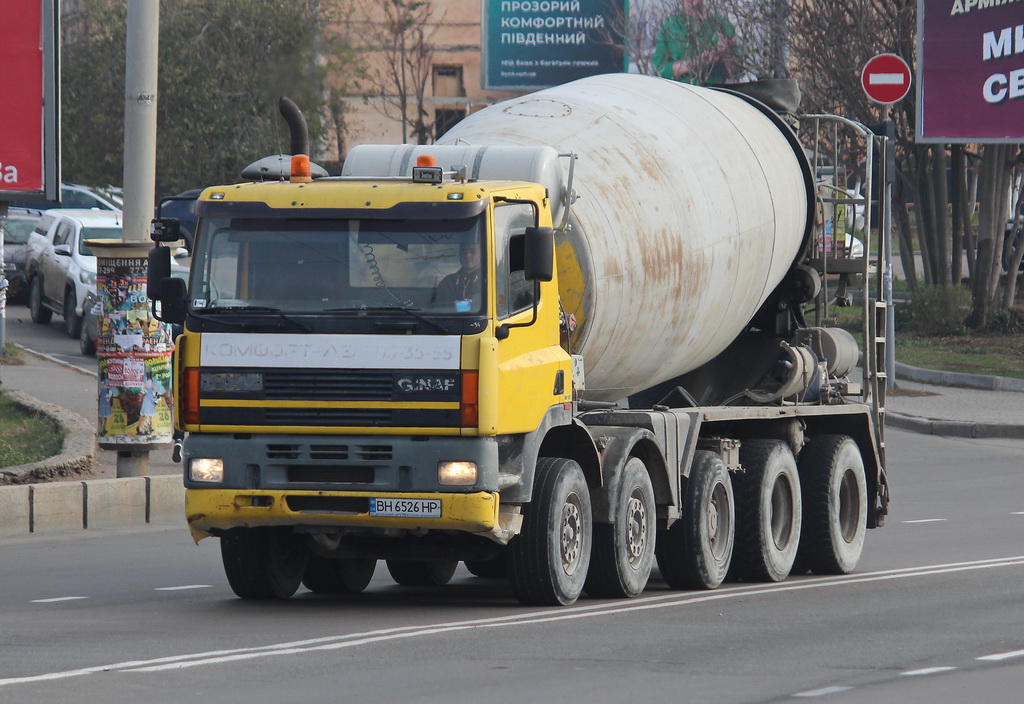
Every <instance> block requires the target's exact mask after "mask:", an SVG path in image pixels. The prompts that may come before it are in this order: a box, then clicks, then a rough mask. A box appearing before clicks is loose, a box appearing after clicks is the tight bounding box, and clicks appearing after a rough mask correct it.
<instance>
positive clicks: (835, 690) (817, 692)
mask: <svg viewBox="0 0 1024 704" xmlns="http://www.w3.org/2000/svg"><path fill="white" fill-rule="evenodd" d="M851 689H853V687H822V688H821V689H812V690H811V691H810V692H798V693H797V694H794V695H793V696H794V697H825V696H828V695H829V694H839V693H840V692H846V691H848V690H851Z"/></svg>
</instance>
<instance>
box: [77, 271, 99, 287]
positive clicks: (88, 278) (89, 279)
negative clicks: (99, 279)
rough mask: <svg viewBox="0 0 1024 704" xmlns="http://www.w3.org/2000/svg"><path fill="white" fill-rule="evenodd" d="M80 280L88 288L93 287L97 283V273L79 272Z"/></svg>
mask: <svg viewBox="0 0 1024 704" xmlns="http://www.w3.org/2000/svg"><path fill="white" fill-rule="evenodd" d="M78 280H79V281H81V282H82V283H83V284H85V285H86V286H92V285H93V284H95V283H96V272H94V271H86V270H85V269H82V270H81V271H79V272H78Z"/></svg>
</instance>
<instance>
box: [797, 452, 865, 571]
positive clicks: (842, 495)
mask: <svg viewBox="0 0 1024 704" xmlns="http://www.w3.org/2000/svg"><path fill="white" fill-rule="evenodd" d="M800 483H801V490H802V491H803V497H804V515H803V526H802V538H801V545H800V553H799V556H798V560H800V562H801V564H802V565H806V566H807V568H808V569H810V570H811V571H812V572H814V573H815V574H849V573H851V572H853V570H854V569H856V567H857V563H858V562H859V561H860V556H861V552H862V551H863V549H864V535H865V533H866V532H867V515H868V499H867V480H866V478H865V475H864V459H863V457H861V454H860V448H858V447H857V443H856V442H854V440H853V438H851V437H849V436H847V435H819V436H817V437H814V438H812V439H811V440H810V442H808V443H807V445H805V446H804V449H803V451H802V452H801V453H800Z"/></svg>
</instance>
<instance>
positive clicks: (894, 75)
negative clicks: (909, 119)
mask: <svg viewBox="0 0 1024 704" xmlns="http://www.w3.org/2000/svg"><path fill="white" fill-rule="evenodd" d="M860 84H861V85H862V86H863V87H864V92H865V93H867V94H868V97H869V98H871V99H872V100H874V101H875V102H876V103H881V104H882V105H892V104H893V103H896V102H899V101H900V100H903V97H904V96H905V95H906V94H907V93H908V92H909V91H910V66H908V65H907V62H906V61H904V60H903V59H902V58H900V57H899V56H897V55H896V54H879V55H878V56H875V57H873V58H872V59H871V60H870V61H868V62H867V63H866V64H865V65H864V70H863V71H861V74H860Z"/></svg>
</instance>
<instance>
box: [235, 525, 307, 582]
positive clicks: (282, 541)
mask: <svg viewBox="0 0 1024 704" xmlns="http://www.w3.org/2000/svg"><path fill="white" fill-rule="evenodd" d="M220 555H221V560H222V561H223V563H224V573H225V574H226V575H227V578H228V584H230V585H231V590H232V591H233V592H234V593H235V594H237V595H238V596H240V597H242V598H243V599H287V598H288V597H290V596H291V595H292V594H294V593H295V590H297V589H298V588H299V582H301V581H302V576H303V573H304V572H305V571H306V562H307V560H308V558H309V549H308V548H307V547H306V546H305V544H303V542H302V540H301V539H300V538H299V537H297V536H296V535H294V534H293V533H292V532H291V531H290V530H288V529H286V528H234V529H232V530H229V531H228V532H227V533H225V534H224V535H222V536H221V539H220Z"/></svg>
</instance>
